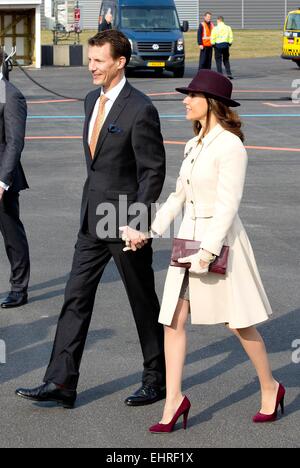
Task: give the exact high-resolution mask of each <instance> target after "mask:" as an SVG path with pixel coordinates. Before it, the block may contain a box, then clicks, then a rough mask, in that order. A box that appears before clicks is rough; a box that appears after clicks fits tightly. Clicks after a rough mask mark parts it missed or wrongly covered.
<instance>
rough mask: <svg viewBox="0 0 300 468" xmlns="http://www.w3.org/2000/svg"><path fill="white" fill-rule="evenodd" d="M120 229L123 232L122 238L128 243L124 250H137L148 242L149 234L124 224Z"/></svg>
mask: <svg viewBox="0 0 300 468" xmlns="http://www.w3.org/2000/svg"><path fill="white" fill-rule="evenodd" d="M119 229H120V231H121V232H122V240H123V241H124V242H125V243H126V247H125V248H124V249H123V251H124V252H128V251H129V250H132V251H133V252H136V251H137V250H138V249H141V248H143V247H144V245H146V244H147V243H148V239H149V235H148V234H144V233H143V232H140V231H136V230H135V229H132V228H131V227H129V226H122V227H120V228H119Z"/></svg>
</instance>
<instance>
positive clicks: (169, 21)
mask: <svg viewBox="0 0 300 468" xmlns="http://www.w3.org/2000/svg"><path fill="white" fill-rule="evenodd" d="M121 26H122V28H124V29H125V28H127V29H134V30H135V31H157V30H159V31H169V30H171V29H180V23H179V19H178V16H177V12H176V10H175V8H161V7H159V8H155V7H151V8H147V7H123V8H122V10H121Z"/></svg>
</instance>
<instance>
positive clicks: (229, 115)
mask: <svg viewBox="0 0 300 468" xmlns="http://www.w3.org/2000/svg"><path fill="white" fill-rule="evenodd" d="M205 97H206V100H207V104H208V111H207V116H206V128H204V129H203V132H202V135H203V136H205V134H206V132H207V129H208V126H209V122H210V117H211V114H212V113H213V114H214V115H215V116H216V118H217V120H218V122H219V124H220V125H221V126H222V127H223V128H224V129H225V130H228V131H229V132H231V133H233V134H234V135H236V136H238V137H239V138H240V139H241V140H242V142H244V140H245V136H244V133H243V132H242V130H241V127H242V125H243V124H242V121H241V119H240V116H239V115H238V114H237V112H234V111H233V110H231V109H230V107H228V106H226V104H223V103H222V102H220V101H216V100H215V99H213V98H209V97H207V96H205ZM201 130H202V125H201V123H200V122H199V121H195V122H194V132H195V135H199V134H200V132H201Z"/></svg>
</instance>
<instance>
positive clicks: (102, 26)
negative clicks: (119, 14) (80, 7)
mask: <svg viewBox="0 0 300 468" xmlns="http://www.w3.org/2000/svg"><path fill="white" fill-rule="evenodd" d="M112 25H113V15H112V13H111V9H110V8H109V9H108V11H107V13H106V15H105V18H104V19H102V18H100V21H99V26H98V32H103V31H108V30H110V29H112Z"/></svg>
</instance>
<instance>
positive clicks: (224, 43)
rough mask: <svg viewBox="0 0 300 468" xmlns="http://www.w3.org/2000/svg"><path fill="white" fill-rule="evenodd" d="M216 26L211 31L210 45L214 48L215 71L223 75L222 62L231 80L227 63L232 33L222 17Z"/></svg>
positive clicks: (228, 63)
mask: <svg viewBox="0 0 300 468" xmlns="http://www.w3.org/2000/svg"><path fill="white" fill-rule="evenodd" d="M217 21H218V24H217V26H216V27H215V28H214V29H213V30H212V34H211V43H212V45H213V47H214V48H215V59H216V65H217V71H218V72H219V73H222V74H223V68H222V60H223V62H224V66H225V70H226V74H227V76H228V78H230V79H231V80H232V79H233V76H232V73H231V67H230V62H229V57H230V52H229V48H230V47H231V45H232V43H233V32H232V29H231V27H230V26H227V24H225V22H224V17H223V16H219V18H218V20H217Z"/></svg>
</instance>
